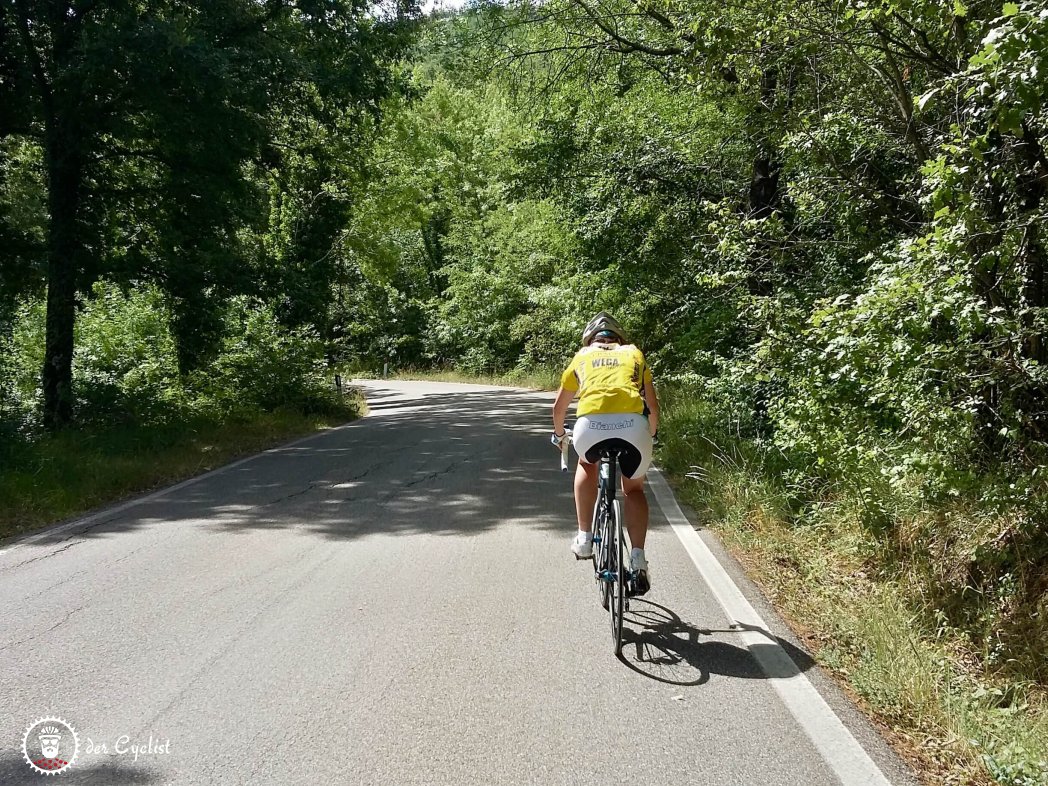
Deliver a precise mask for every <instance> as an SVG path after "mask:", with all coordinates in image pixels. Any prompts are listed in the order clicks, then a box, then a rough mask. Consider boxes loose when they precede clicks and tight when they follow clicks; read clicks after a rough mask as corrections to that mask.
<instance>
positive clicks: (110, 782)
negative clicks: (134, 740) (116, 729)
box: [0, 751, 170, 786]
mask: <svg viewBox="0 0 1048 786" xmlns="http://www.w3.org/2000/svg"><path fill="white" fill-rule="evenodd" d="M167 780H170V777H168V778H167ZM164 781H165V777H164V775H163V774H162V773H160V772H157V771H155V770H150V769H148V768H147V767H146V766H145V765H143V764H141V763H139V764H137V765H135V764H132V763H130V762H128V763H125V762H123V761H120V760H119V759H118V758H117V757H107V758H105V759H102V760H98V759H95V760H89V759H84V757H83V754H82V752H81V756H80V757H78V758H77V760H76V761H74V762H73V766H71V767H70V768H69V769H67V770H63V771H62V772H60V773H58V774H57V775H56V776H55V778H54V781H53V782H59V783H67V784H84V785H85V786H86V784H92V786H94V785H95V784H97V786H149V784H153V783H163V782H164ZM48 782H49V781H48V779H47V776H46V775H42V774H40V773H39V772H36V771H35V770H33V769H31V768H30V767H29V765H28V764H26V763H25V759H23V758H22V756H21V752H20V751H19V752H18V753H13V752H11V751H4V752H3V753H0V783H3V784H4V786H16V784H17V785H18V786H23V785H24V786H28V785H29V784H37V786H39V784H41V783H48Z"/></svg>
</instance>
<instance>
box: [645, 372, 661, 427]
mask: <svg viewBox="0 0 1048 786" xmlns="http://www.w3.org/2000/svg"><path fill="white" fill-rule="evenodd" d="M644 403H645V404H647V405H648V430H649V431H650V432H651V433H652V434H654V433H655V432H656V431H658V430H659V397H658V396H657V395H655V383H654V382H652V381H651V380H650V379H648V380H645V381H644Z"/></svg>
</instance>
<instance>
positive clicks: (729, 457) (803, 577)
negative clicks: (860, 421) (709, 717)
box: [658, 396, 1048, 786]
mask: <svg viewBox="0 0 1048 786" xmlns="http://www.w3.org/2000/svg"><path fill="white" fill-rule="evenodd" d="M711 420H712V415H711V413H710V412H709V411H708V408H707V406H706V405H704V404H703V403H702V402H701V401H696V400H688V399H687V398H686V397H680V398H675V397H673V396H669V397H667V400H665V402H664V408H663V421H662V423H663V425H662V426H661V427H660V434H662V435H664V436H663V441H662V444H661V446H660V448H659V456H658V460H659V462H660V464H661V465H662V466H663V467H665V468H666V469H667V470H668V471H669V472H670V474H671V476H672V477H673V479H674V485H675V486H676V488H677V491H678V493H679V494H680V495H681V496H682V498H683V499H684V500H685V501H686V502H687V503H689V504H690V505H691V506H692V507H693V508H694V509H695V510H697V511H699V512H700V515H702V516H704V518H705V522H704V523H706V524H707V525H708V526H710V527H711V528H713V529H715V530H716V531H717V532H718V534H719V535H720V536H721V537H722V539H723V540H724V541H725V543H726V545H727V546H728V548H729V549H730V550H731V551H732V552H733V553H734V554H735V555H736V556H737V557H738V558H739V559H740V561H742V562H743V563H744V564H745V565H746V566H747V570H748V572H749V574H750V575H751V576H752V577H753V578H754V579H755V580H756V581H757V582H758V584H759V585H761V587H762V589H763V591H764V592H765V593H766V594H767V596H768V597H769V599H770V600H771V601H772V602H773V603H774V604H775V605H776V607H777V608H779V609H780V610H782V612H783V613H784V615H785V616H786V618H787V619H788V620H790V622H791V625H793V627H794V628H795V629H796V631H797V632H798V634H799V635H801V636H802V638H804V639H805V641H806V642H807V643H808V645H809V646H810V648H811V649H812V651H813V654H814V655H815V656H816V657H817V658H818V660H819V662H820V663H822V664H823V665H824V666H825V667H827V668H828V669H829V670H830V671H831V672H832V673H834V674H836V675H837V677H838V678H839V679H840V681H841V682H842V683H843V684H844V685H845V686H846V687H847V688H848V689H849V690H850V691H851V692H852V693H853V694H854V695H855V696H857V697H858V699H859V701H860V702H861V703H862V704H864V705H865V706H866V707H867V708H868V710H869V711H870V713H871V714H872V715H873V716H874V717H875V718H876V719H878V720H879V721H880V722H881V723H882V725H883V726H884V727H885V731H886V733H887V735H888V736H889V737H890V738H892V739H893V740H894V741H895V743H896V746H897V748H899V749H900V750H901V751H902V752H903V753H904V755H906V756H907V758H908V759H909V760H910V761H911V763H913V764H914V766H915V768H916V769H917V771H918V773H919V774H920V776H921V777H922V780H923V781H924V782H926V783H929V784H958V785H960V784H991V783H993V784H1005V785H1006V786H1048V695H1046V690H1045V688H1046V686H1045V685H1044V684H1043V683H1038V682H1037V679H1036V677H1030V678H1028V679H1024V678H1022V677H1021V676H1020V675H1017V674H1015V673H1008V672H1005V673H1004V674H1003V675H1002V674H1001V673H1000V672H998V671H994V670H992V669H990V668H988V667H987V665H986V662H985V659H984V658H983V657H982V653H981V652H980V651H979V649H978V647H976V646H975V645H973V643H972V641H971V639H970V637H969V636H966V635H965V634H964V632H962V631H960V630H957V629H955V628H953V627H951V626H950V625H949V624H947V622H946V621H945V620H944V618H943V617H942V616H941V613H937V611H936V609H935V608H931V607H929V606H928V605H927V603H926V602H922V601H924V600H925V599H926V597H927V596H928V595H932V596H934V594H933V593H928V592H926V589H927V588H926V587H925V586H924V585H923V584H922V573H921V571H920V570H906V568H905V565H904V564H902V563H901V562H900V560H899V558H898V555H897V554H892V553H891V548H890V547H888V548H886V544H885V543H884V542H881V541H878V540H877V538H876V536H875V535H873V534H871V533H870V531H869V530H868V529H867V528H864V527H863V526H862V523H861V514H860V512H859V510H858V509H859V503H858V502H856V501H855V500H851V499H848V498H841V499H833V498H827V499H825V500H822V501H821V502H820V503H819V504H817V505H811V504H810V503H809V504H808V505H807V506H801V505H800V504H799V503H798V501H797V500H795V499H791V495H790V493H789V490H788V489H787V488H785V486H784V485H783V484H782V483H781V481H779V480H777V479H774V478H771V477H769V476H768V473H766V472H762V471H761V468H760V467H759V465H758V463H757V461H756V454H755V452H754V451H753V449H752V447H748V446H747V444H748V443H746V442H745V440H736V441H731V442H730V444H732V445H734V447H725V446H717V445H715V444H714V443H713V442H712V441H710V440H709V439H708V438H707V435H710V434H724V433H725V429H724V428H723V424H716V423H713V422H711ZM714 438H715V439H722V438H721V437H714ZM723 441H724V442H725V444H726V445H727V444H729V440H728V439H727V438H723ZM966 524H967V525H968V526H970V527H972V528H975V527H977V526H979V523H978V522H975V521H971V522H966ZM954 526H955V527H956V526H959V525H957V524H955V525H954ZM901 528H902V529H906V527H901ZM909 528H910V529H914V530H918V531H919V530H920V529H921V526H920V525H919V523H914V522H909ZM976 602H978V601H976V600H973V603H976ZM1045 624H1046V622H1045V620H1043V619H1040V620H1038V619H1031V620H1030V625H1040V626H1044V625H1045ZM1041 630H1042V631H1043V627H1042V628H1041Z"/></svg>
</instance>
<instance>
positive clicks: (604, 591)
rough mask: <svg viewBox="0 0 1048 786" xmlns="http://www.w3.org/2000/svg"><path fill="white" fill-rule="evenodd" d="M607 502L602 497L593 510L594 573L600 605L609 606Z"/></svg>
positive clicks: (608, 518) (609, 545)
mask: <svg viewBox="0 0 1048 786" xmlns="http://www.w3.org/2000/svg"><path fill="white" fill-rule="evenodd" d="M607 511H608V506H607V502H606V501H605V500H604V499H603V497H601V498H600V499H598V500H597V505H596V507H595V508H594V510H593V575H594V576H595V577H596V579H597V592H598V593H599V594H600V605H601V606H603V607H604V608H605V609H606V608H608V602H609V600H610V598H611V583H610V581H608V579H609V574H608V572H607V571H608V554H609V553H610V547H611V541H610V539H609V538H608V532H609V530H610V529H611V527H610V526H609V520H610V518H611V516H610V515H608V512H607Z"/></svg>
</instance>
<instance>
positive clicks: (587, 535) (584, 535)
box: [578, 529, 593, 543]
mask: <svg viewBox="0 0 1048 786" xmlns="http://www.w3.org/2000/svg"><path fill="white" fill-rule="evenodd" d="M578 539H579V543H589V542H590V541H591V540H593V533H592V532H585V531H584V530H581V529H580V530H579V534H578Z"/></svg>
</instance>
